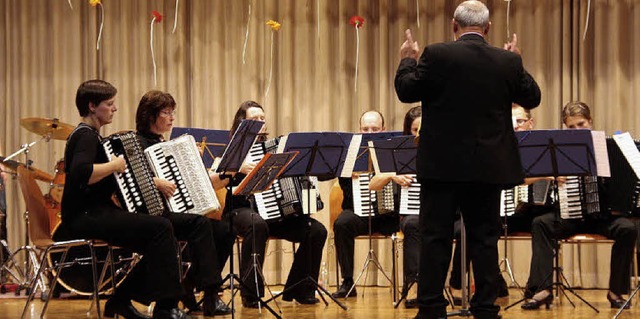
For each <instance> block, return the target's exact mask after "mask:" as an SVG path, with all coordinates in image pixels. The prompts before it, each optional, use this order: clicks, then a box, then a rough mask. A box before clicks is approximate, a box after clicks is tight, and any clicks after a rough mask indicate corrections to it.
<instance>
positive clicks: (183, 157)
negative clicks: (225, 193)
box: [144, 135, 220, 215]
mask: <svg viewBox="0 0 640 319" xmlns="http://www.w3.org/2000/svg"><path fill="white" fill-rule="evenodd" d="M144 153H145V155H146V157H147V159H148V161H149V163H150V164H151V168H152V169H153V170H154V172H155V174H156V176H158V177H159V178H162V179H166V180H168V181H170V182H173V183H174V184H175V185H176V191H175V192H174V194H173V196H172V197H171V198H168V199H166V198H165V200H166V203H167V206H168V207H169V210H170V211H172V212H174V213H192V214H200V215H204V214H207V213H210V212H213V211H216V210H219V209H220V203H219V202H218V198H217V197H216V193H215V191H214V190H213V185H212V184H211V180H210V179H209V174H208V173H207V170H206V169H205V167H204V164H203V162H202V158H201V156H200V152H199V150H198V147H197V146H196V142H195V140H194V138H193V136H191V135H182V136H180V137H178V138H176V139H173V140H170V141H166V142H162V143H158V144H155V145H152V146H150V147H148V148H147V149H146V150H145V151H144Z"/></svg>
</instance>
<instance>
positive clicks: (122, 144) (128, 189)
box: [102, 132, 164, 216]
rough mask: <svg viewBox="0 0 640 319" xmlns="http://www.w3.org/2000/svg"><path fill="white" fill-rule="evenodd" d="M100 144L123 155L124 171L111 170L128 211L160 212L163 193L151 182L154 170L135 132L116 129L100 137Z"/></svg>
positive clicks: (115, 153) (162, 208)
mask: <svg viewBox="0 0 640 319" xmlns="http://www.w3.org/2000/svg"><path fill="white" fill-rule="evenodd" d="M102 146H103V148H104V150H105V153H106V154H107V158H110V157H111V156H120V155H123V156H124V159H125V161H126V162H127V167H126V169H125V171H124V172H123V173H113V175H114V177H115V179H116V182H117V184H118V188H119V192H118V194H117V195H118V199H119V200H120V203H121V204H122V205H123V206H124V207H123V208H125V209H126V210H127V211H129V212H130V213H134V212H137V213H145V214H149V215H154V216H158V215H162V213H163V212H164V205H163V202H162V197H161V195H160V193H159V192H158V189H157V187H156V185H155V184H154V182H153V172H152V171H151V169H150V167H149V163H147V161H146V159H145V157H144V156H142V154H143V153H144V152H143V150H142V146H140V142H138V137H137V136H136V133H134V132H125V133H116V134H113V135H110V136H109V137H107V138H106V139H103V140H102Z"/></svg>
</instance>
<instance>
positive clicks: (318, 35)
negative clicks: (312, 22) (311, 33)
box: [316, 0, 320, 41]
mask: <svg viewBox="0 0 640 319" xmlns="http://www.w3.org/2000/svg"><path fill="white" fill-rule="evenodd" d="M316 38H317V39H318V41H320V0H316Z"/></svg>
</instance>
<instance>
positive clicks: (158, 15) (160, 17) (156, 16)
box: [151, 10, 162, 22]
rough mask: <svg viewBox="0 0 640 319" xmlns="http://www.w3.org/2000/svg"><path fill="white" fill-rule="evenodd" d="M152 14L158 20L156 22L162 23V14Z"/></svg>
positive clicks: (155, 12) (153, 12)
mask: <svg viewBox="0 0 640 319" xmlns="http://www.w3.org/2000/svg"><path fill="white" fill-rule="evenodd" d="M151 14H152V15H153V17H154V18H156V22H162V14H160V12H158V11H156V10H153V11H151Z"/></svg>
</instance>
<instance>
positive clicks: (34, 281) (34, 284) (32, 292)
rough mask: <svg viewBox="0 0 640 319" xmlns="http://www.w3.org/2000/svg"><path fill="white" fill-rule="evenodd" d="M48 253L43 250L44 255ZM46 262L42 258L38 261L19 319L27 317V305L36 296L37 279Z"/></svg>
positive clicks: (47, 250)
mask: <svg viewBox="0 0 640 319" xmlns="http://www.w3.org/2000/svg"><path fill="white" fill-rule="evenodd" d="M48 252H49V248H47V249H46V250H45V254H46V253H48ZM46 261H47V260H46V259H45V258H42V261H40V263H39V264H38V265H39V267H38V270H37V271H36V274H35V276H34V277H33V278H32V279H31V283H30V284H29V297H27V302H26V303H25V304H24V309H23V310H22V315H21V316H20V318H22V319H24V318H25V316H26V315H27V310H28V309H29V304H31V302H32V301H33V297H34V296H35V294H36V290H37V282H38V278H40V275H41V273H42V271H43V269H44V264H45V262H46Z"/></svg>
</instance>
